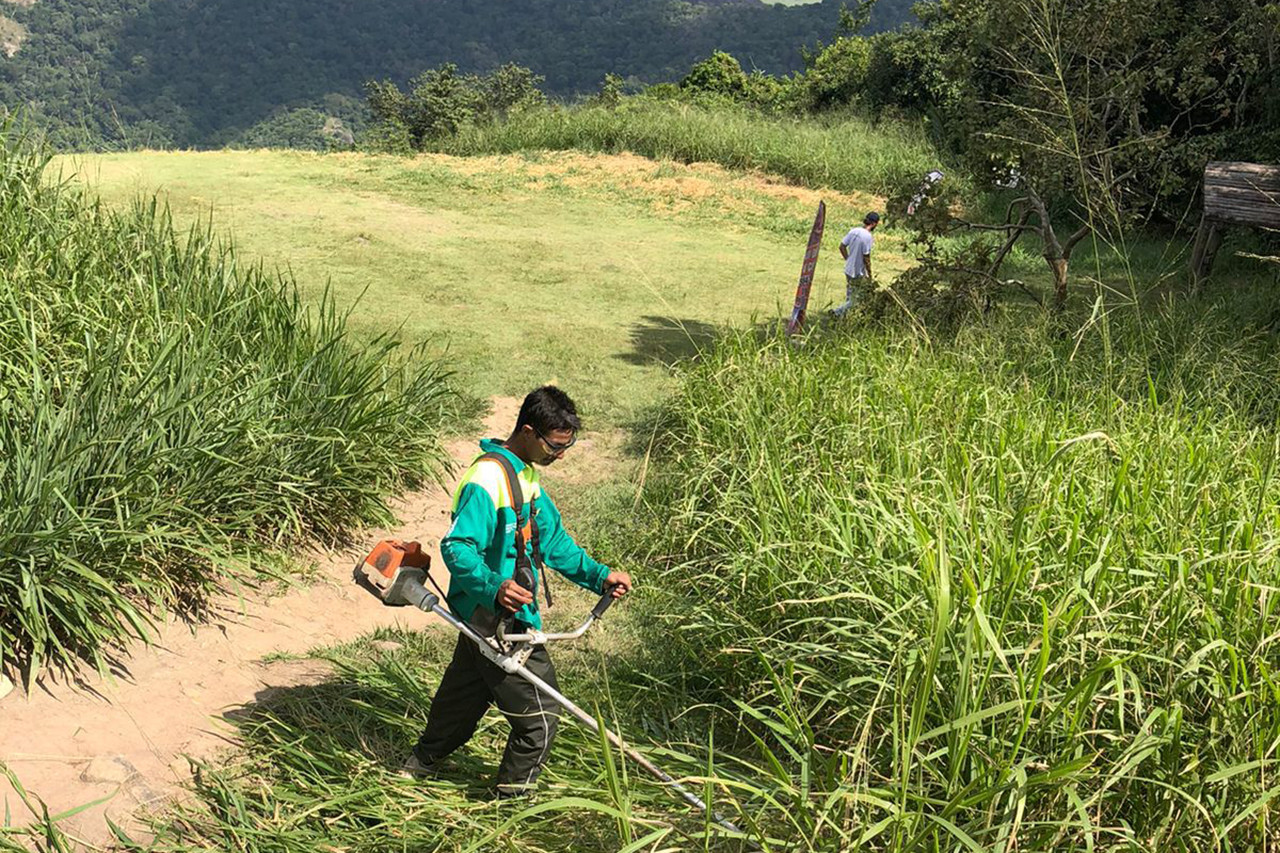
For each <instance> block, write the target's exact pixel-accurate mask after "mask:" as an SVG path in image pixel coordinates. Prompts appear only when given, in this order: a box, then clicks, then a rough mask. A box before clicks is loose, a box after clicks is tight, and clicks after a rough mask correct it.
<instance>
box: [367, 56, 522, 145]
mask: <svg viewBox="0 0 1280 853" xmlns="http://www.w3.org/2000/svg"><path fill="white" fill-rule="evenodd" d="M541 82H542V78H541V77H538V76H537V75H535V74H534V73H533V72H532V71H530V70H529V69H528V68H522V67H521V66H519V65H514V64H511V63H508V64H506V65H503V66H502V67H500V68H498V69H497V70H495V71H493V72H492V73H490V74H487V75H485V76H483V77H480V76H476V75H474V74H459V73H458V66H456V65H454V64H453V63H446V64H445V65H441V66H440V67H439V68H432V69H429V70H427V71H424V72H422V73H421V74H419V75H418V76H417V77H415V78H413V80H411V81H409V91H408V92H402V91H400V87H399V86H397V85H396V84H395V83H393V82H391V81H390V80H383V81H370V82H369V83H367V84H366V85H365V91H366V93H367V95H368V98H369V108H370V110H371V111H372V112H373V116H374V119H375V121H376V122H377V123H378V124H379V125H381V127H380V128H378V129H377V130H376V135H377V138H378V139H379V140H385V139H392V140H394V139H398V138H399V137H400V136H402V135H405V134H407V135H408V138H409V142H410V144H411V145H412V147H413V148H415V149H421V148H423V147H424V146H426V145H427V144H428V143H429V142H431V141H434V140H439V139H443V138H445V137H447V136H451V135H453V134H455V133H457V132H458V130H459V129H460V128H462V127H464V126H466V125H469V124H474V123H485V122H492V121H495V120H498V119H502V118H505V117H506V116H507V115H508V114H509V113H510V112H512V111H513V110H519V109H525V108H528V107H532V106H537V105H539V104H542V103H544V102H545V101H546V97H545V96H544V95H543V94H542V92H541V91H540V90H539V89H538V84H539V83H541Z"/></svg>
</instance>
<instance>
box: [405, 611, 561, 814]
mask: <svg viewBox="0 0 1280 853" xmlns="http://www.w3.org/2000/svg"><path fill="white" fill-rule="evenodd" d="M525 666H526V667H527V668H528V669H529V671H530V672H532V673H533V674H534V675H536V676H538V677H539V678H541V679H542V680H543V681H545V682H547V684H549V685H551V686H552V687H554V688H556V689H557V690H559V689H560V688H559V685H558V684H556V670H555V667H554V666H552V665H551V657H550V656H549V655H548V654H547V648H546V646H537V647H535V648H534V651H533V654H531V655H530V656H529V660H528V661H527V662H526V663H525ZM490 703H495V704H496V705H497V706H498V710H500V711H502V713H503V714H504V715H505V716H506V718H507V721H508V722H510V723H511V734H510V735H509V736H508V737H507V748H506V750H505V751H504V752H503V753H502V763H501V764H500V765H499V766H498V791H499V793H504V794H517V793H524V792H526V791H529V790H531V789H532V788H533V787H534V785H535V783H536V782H537V781H538V774H539V773H541V772H542V765H543V764H544V763H546V760H547V756H548V755H549V754H550V751H551V741H552V739H553V738H554V737H555V734H556V725H557V724H558V723H559V721H560V706H559V705H557V704H556V703H555V702H553V701H551V699H549V698H547V697H546V696H544V695H543V694H542V693H541V692H540V691H538V690H537V689H536V688H535V687H534V686H533V685H532V684H530V683H529V682H527V681H525V680H524V679H523V678H521V677H520V676H518V675H510V674H508V673H505V672H503V671H502V670H501V669H499V668H498V667H497V666H495V665H494V664H493V663H491V662H490V661H488V660H487V659H485V657H484V655H482V654H480V650H479V649H477V648H476V646H475V643H473V642H471V640H468V639H467V638H466V637H464V636H462V635H461V634H459V635H458V645H457V646H455V647H454V650H453V660H452V661H450V662H449V667H448V668H447V669H446V670H445V671H444V678H443V679H441V681H440V687H439V689H437V690H436V695H435V698H433V699H432V700H431V711H430V712H429V713H428V714H427V729H426V731H424V732H423V733H422V737H420V738H418V745H417V746H415V747H414V749H413V752H414V754H415V755H417V756H418V760H419V761H421V762H422V763H424V764H431V763H433V762H437V761H439V760H440V759H442V758H444V757H445V756H446V755H448V754H449V753H451V752H453V751H454V750H455V749H457V748H458V747H460V746H462V745H463V744H464V743H466V742H467V741H468V740H470V739H471V736H472V735H473V734H475V731H476V725H477V724H478V723H479V722H480V718H481V717H483V716H484V713H485V711H486V710H488V708H489V704H490Z"/></svg>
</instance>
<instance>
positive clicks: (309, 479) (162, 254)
mask: <svg viewBox="0 0 1280 853" xmlns="http://www.w3.org/2000/svg"><path fill="white" fill-rule="evenodd" d="M0 223H3V224H2V227H0V663H7V664H10V665H14V664H16V665H18V666H20V667H21V668H23V669H24V670H25V671H26V673H27V675H28V677H30V676H32V675H34V674H35V673H36V672H37V671H38V670H39V669H40V667H41V665H42V664H44V663H46V662H56V663H67V662H69V661H71V660H73V659H75V658H81V657H83V658H87V659H89V660H93V661H95V662H97V663H98V664H99V665H100V666H101V665H102V663H103V661H104V654H105V653H106V652H107V651H108V650H109V649H110V648H111V646H112V644H113V643H115V642H116V641H118V640H120V639H122V638H124V637H126V636H138V637H141V636H144V635H145V634H146V633H147V626H148V621H149V616H148V613H149V612H151V611H152V610H153V608H155V607H158V606H178V607H189V606H192V605H193V603H194V602H198V600H199V598H200V596H201V595H202V594H204V593H207V592H208V591H209V590H210V589H212V588H213V587H214V586H215V584H216V583H218V581H219V580H220V579H221V578H223V577H225V573H226V572H227V571H229V570H231V567H232V566H233V565H235V564H236V563H237V562H243V561H244V560H246V559H252V558H253V557H255V556H257V555H260V554H262V553H263V552H264V549H265V548H267V547H268V546H271V545H275V544H282V543H286V542H295V541H298V540H299V539H301V538H302V537H307V536H320V537H326V538H333V537H336V536H339V535H341V534H342V532H343V531H344V530H346V529H348V528H349V527H350V526H351V525H353V524H357V523H359V522H363V521H383V520H386V519H388V517H389V511H388V509H387V506H386V505H385V503H384V502H383V497H384V496H385V495H386V494H387V493H388V492H391V491H394V490H396V489H398V488H401V487H402V486H404V485H405V484H407V483H411V482H415V481H417V480H419V479H421V478H423V477H426V476H430V475H431V474H433V472H437V471H439V470H440V466H441V464H442V457H441V452H440V449H439V447H438V444H437V441H436V433H437V431H438V426H439V421H440V418H441V415H442V400H443V398H444V395H445V394H446V393H447V387H446V384H445V377H444V376H443V375H442V373H441V371H440V369H439V368H438V366H437V365H436V364H435V363H433V362H431V361H430V360H427V359H424V358H422V357H421V354H399V353H398V352H397V350H398V344H397V342H396V340H395V339H394V338H391V337H385V338H380V339H378V340H376V341H374V342H373V343H372V344H369V345H365V344H364V343H361V342H357V341H353V340H350V339H349V338H348V336H347V332H346V319H345V316H344V315H343V314H342V313H340V312H339V311H338V310H337V308H336V307H335V305H334V304H333V302H332V301H330V300H325V301H324V302H323V303H322V304H321V305H319V306H318V307H315V308H305V307H304V306H303V305H302V304H301V303H300V302H299V299H298V296H297V292H296V290H295V287H294V284H293V282H292V281H291V280H289V279H288V278H286V277H283V276H279V275H276V274H274V273H270V272H268V271H266V270H264V269H262V268H261V267H260V266H253V265H244V264H242V263H241V262H240V261H239V260H238V258H237V256H236V253H235V251H234V249H233V248H232V247H231V246H230V245H229V244H226V243H223V242H220V241H219V240H217V239H215V238H214V237H213V236H212V234H211V232H210V231H209V230H199V229H198V230H195V231H193V232H191V233H190V234H185V235H184V234H179V233H177V232H175V230H174V227H173V224H172V222H171V221H170V219H169V216H168V213H167V212H166V211H165V210H164V209H162V208H161V207H159V206H157V204H156V203H155V201H154V200H151V201H144V202H140V203H139V204H138V205H136V206H135V207H134V208H133V209H132V210H131V211H129V212H127V213H122V214H117V213H111V212H108V211H106V210H104V209H103V208H101V207H99V206H97V205H95V204H92V203H90V202H89V201H87V200H86V199H85V198H83V197H82V196H81V194H80V193H79V192H78V191H77V190H75V189H73V187H72V185H71V184H70V183H60V182H58V181H57V180H53V179H52V178H51V176H50V175H49V174H48V173H47V171H46V160H45V158H44V157H43V156H42V155H40V154H38V153H34V152H32V151H31V150H29V149H27V148H26V147H25V146H24V145H23V144H21V143H20V142H18V141H15V140H14V139H13V138H12V137H10V138H7V139H6V140H5V141H3V143H2V144H0Z"/></svg>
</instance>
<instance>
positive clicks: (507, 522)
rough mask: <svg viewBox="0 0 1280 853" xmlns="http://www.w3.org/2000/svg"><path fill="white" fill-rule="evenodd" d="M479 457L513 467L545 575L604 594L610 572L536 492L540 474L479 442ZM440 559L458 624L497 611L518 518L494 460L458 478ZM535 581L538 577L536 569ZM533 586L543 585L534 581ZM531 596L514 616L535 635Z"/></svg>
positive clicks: (512, 561)
mask: <svg viewBox="0 0 1280 853" xmlns="http://www.w3.org/2000/svg"><path fill="white" fill-rule="evenodd" d="M480 450H481V451H482V453H501V454H503V455H504V456H506V457H507V458H508V459H510V460H511V465H512V466H513V467H514V468H515V471H516V476H517V477H518V478H519V480H520V490H521V491H523V492H524V499H525V502H526V503H525V512H526V513H528V512H529V507H530V506H532V508H533V512H534V513H535V516H534V518H535V520H536V521H537V524H538V541H539V545H540V547H541V551H542V559H543V560H544V561H545V562H546V565H547V567H548V568H551V569H555V570H556V571H557V572H559V573H560V574H562V575H564V576H565V577H566V578H568V579H569V580H571V581H573V582H574V583H576V584H577V585H578V586H581V587H585V588H587V589H589V590H591V591H592V592H599V593H603V592H604V579H605V578H606V577H607V576H608V574H609V569H608V568H606V567H605V566H603V565H601V564H600V563H597V562H596V561H595V560H593V559H591V558H590V557H589V556H587V552H586V551H583V550H582V548H581V547H579V545H578V543H577V542H574V541H573V538H572V537H570V536H569V534H568V533H566V532H565V529H564V525H562V524H561V522H560V511H559V510H558V509H556V505H555V504H554V503H553V502H552V500H551V497H550V495H548V494H547V493H546V492H544V491H543V490H542V484H541V483H540V482H539V478H538V469H537V468H535V467H534V466H532V465H526V464H525V463H524V462H522V461H521V460H520V458H519V457H517V456H516V455H515V454H514V453H512V452H511V451H509V450H507V449H506V447H504V446H503V444H502V442H501V441H499V440H498V439H496V438H489V439H485V440H484V441H482V442H480ZM526 517H527V516H526ZM527 547H529V550H530V554H529V559H530V562H532V560H533V553H532V547H531V545H528V543H527ZM440 554H441V556H443V557H444V564H445V566H447V567H448V569H449V576H450V582H449V607H450V609H451V610H452V611H453V612H454V613H455V614H456V615H457V616H458V618H460V619H463V620H468V619H470V618H471V616H472V614H474V613H475V610H476V608H477V607H485V608H488V609H489V610H490V611H496V610H497V601H496V599H497V596H498V587H499V586H501V584H502V582H503V581H504V580H507V579H508V578H510V577H511V576H512V575H513V574H515V569H516V513H515V510H514V509H512V507H511V495H510V494H508V491H507V479H506V475H505V474H504V473H503V471H502V466H501V465H500V464H498V463H497V462H495V461H494V460H492V459H483V458H477V459H476V460H475V461H474V462H472V463H471V467H470V468H468V469H467V472H466V473H465V474H464V475H463V476H462V482H461V483H459V484H458V491H457V492H456V493H455V494H454V496H453V527H451V528H450V529H449V532H448V534H446V535H445V537H444V539H442V540H441V541H440ZM534 573H535V575H536V574H537V568H536V567H535V569H534ZM537 580H538V583H541V579H540V578H537ZM537 588H538V585H537V584H535V585H534V600H533V603H532V604H526V605H525V606H524V607H522V608H520V610H519V611H517V613H516V616H517V617H518V618H519V619H520V620H522V621H523V622H525V623H526V624H528V625H531V626H532V627H534V628H539V629H540V628H541V627H542V617H541V615H539V613H538V599H537Z"/></svg>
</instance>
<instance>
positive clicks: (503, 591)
mask: <svg viewBox="0 0 1280 853" xmlns="http://www.w3.org/2000/svg"><path fill="white" fill-rule="evenodd" d="M532 603H533V593H531V592H529V590H527V589H525V588H524V587H522V586H520V584H518V583H516V582H515V581H514V580H512V579H511V578H507V579H506V580H504V581H503V582H502V585H501V586H499V587H498V606H499V607H501V608H502V609H503V610H507V611H510V612H511V613H515V612H516V611H517V610H519V609H520V608H521V607H523V606H524V605H526V604H532Z"/></svg>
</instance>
